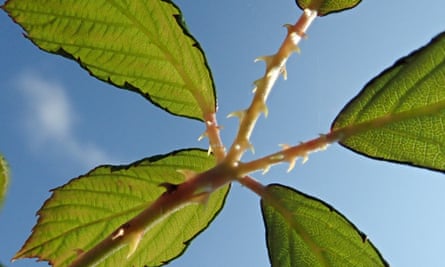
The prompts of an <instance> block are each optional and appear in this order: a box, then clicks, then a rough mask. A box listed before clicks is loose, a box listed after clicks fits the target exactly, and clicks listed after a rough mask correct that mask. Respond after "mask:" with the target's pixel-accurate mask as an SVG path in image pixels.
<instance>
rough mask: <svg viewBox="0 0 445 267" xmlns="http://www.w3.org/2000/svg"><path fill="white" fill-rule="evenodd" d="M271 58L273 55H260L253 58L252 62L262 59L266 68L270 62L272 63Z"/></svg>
mask: <svg viewBox="0 0 445 267" xmlns="http://www.w3.org/2000/svg"><path fill="white" fill-rule="evenodd" d="M273 58H274V56H261V57H257V58H256V59H255V60H254V62H258V61H264V63H266V68H269V66H270V64H271V63H272V59H273Z"/></svg>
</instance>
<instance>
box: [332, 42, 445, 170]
mask: <svg viewBox="0 0 445 267" xmlns="http://www.w3.org/2000/svg"><path fill="white" fill-rule="evenodd" d="M332 130H333V131H339V132H342V135H344V138H343V139H342V140H341V142H340V143H341V144H342V145H344V146H346V147H348V148H350V149H352V150H354V151H356V152H358V153H361V154H364V155H366V156H370V157H373V158H378V159H384V160H389V161H395V162H401V163H406V164H410V165H414V166H419V167H423V168H428V169H433V170H438V171H445V34H444V33H443V34H440V35H439V36H437V37H436V38H434V39H433V40H432V41H431V42H430V43H429V44H428V45H427V46H425V47H423V48H421V49H419V50H417V51H415V52H414V53H412V54H410V55H409V56H407V57H404V58H402V59H400V60H399V61H397V62H396V63H395V64H394V65H393V66H392V67H390V68H389V69H387V70H385V71H384V72H383V73H381V74H380V75H378V76H377V77H376V78H374V79H373V80H372V81H370V82H369V83H368V84H367V85H366V86H365V87H364V89H363V90H362V91H361V92H360V93H359V94H358V95H357V96H356V97H355V98H354V99H352V100H351V102H350V103H349V104H347V105H346V106H345V107H344V109H343V110H342V111H341V112H340V114H339V115H338V116H337V118H336V119H335V121H334V123H333V125H332Z"/></svg>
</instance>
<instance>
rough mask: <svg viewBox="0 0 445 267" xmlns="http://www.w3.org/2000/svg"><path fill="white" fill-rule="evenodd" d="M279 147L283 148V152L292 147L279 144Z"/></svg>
mask: <svg viewBox="0 0 445 267" xmlns="http://www.w3.org/2000/svg"><path fill="white" fill-rule="evenodd" d="M279 146H280V147H281V150H286V149H288V148H290V146H289V145H288V144H279Z"/></svg>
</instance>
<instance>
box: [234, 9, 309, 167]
mask: <svg viewBox="0 0 445 267" xmlns="http://www.w3.org/2000/svg"><path fill="white" fill-rule="evenodd" d="M316 16H317V12H316V11H313V10H309V9H306V10H304V12H303V14H302V15H301V17H300V18H299V19H298V21H297V22H296V23H295V25H286V27H287V30H288V33H287V36H286V38H285V39H284V41H283V44H282V45H281V47H280V48H279V50H278V52H277V53H276V54H275V55H272V56H265V57H260V58H258V59H259V60H264V61H265V62H266V71H265V74H264V76H263V77H262V78H260V79H258V80H257V81H255V83H254V84H255V86H256V88H255V96H254V98H253V100H252V103H251V105H250V106H249V107H248V109H247V110H245V111H241V112H237V113H233V114H232V115H233V116H238V117H239V119H240V127H239V130H238V134H237V136H236V138H235V141H234V142H233V144H232V146H231V147H230V150H229V152H228V154H227V158H226V161H228V162H231V163H232V164H235V163H237V162H238V161H239V160H240V159H241V157H242V155H243V153H244V152H245V151H246V150H247V149H249V148H251V144H250V143H249V139H250V136H251V135H252V132H253V128H254V127H255V124H256V121H257V120H258V118H259V116H260V114H261V112H263V113H264V114H265V115H266V116H267V106H266V100H267V97H268V96H269V93H270V91H271V89H272V87H273V85H274V84H275V81H276V80H277V78H278V76H279V75H280V74H283V75H284V77H285V78H286V62H287V59H288V58H289V57H290V55H291V54H292V53H293V52H296V51H298V47H297V45H298V43H299V42H300V40H301V39H302V37H304V36H305V32H306V30H307V29H308V27H309V26H310V24H311V23H312V21H313V20H314V19H315V17H316Z"/></svg>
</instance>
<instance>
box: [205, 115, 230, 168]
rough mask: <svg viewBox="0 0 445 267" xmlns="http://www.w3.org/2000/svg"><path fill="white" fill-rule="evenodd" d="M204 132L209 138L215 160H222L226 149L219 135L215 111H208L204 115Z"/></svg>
mask: <svg viewBox="0 0 445 267" xmlns="http://www.w3.org/2000/svg"><path fill="white" fill-rule="evenodd" d="M204 119H205V124H206V133H207V137H208V138H209V145H210V150H211V151H212V152H213V154H214V155H215V157H216V161H217V162H221V161H223V160H224V158H225V156H226V150H225V147H224V144H223V142H222V140H221V136H220V134H219V133H220V127H219V125H218V122H217V120H216V114H215V113H209V114H206V115H205V118H204Z"/></svg>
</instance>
